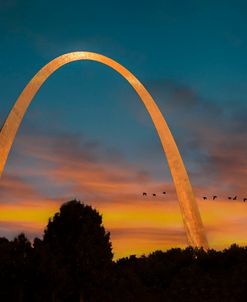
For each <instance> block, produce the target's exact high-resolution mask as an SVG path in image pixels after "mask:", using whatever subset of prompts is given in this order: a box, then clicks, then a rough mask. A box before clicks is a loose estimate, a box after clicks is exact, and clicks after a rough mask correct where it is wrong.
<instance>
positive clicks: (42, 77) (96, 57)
mask: <svg viewBox="0 0 247 302" xmlns="http://www.w3.org/2000/svg"><path fill="white" fill-rule="evenodd" d="M78 60H91V61H96V62H100V63H103V64H105V65H107V66H109V67H111V68H112V69H114V70H116V71H117V72H118V73H119V74H121V75H122V76H123V77H124V78H125V79H126V80H127V81H128V82H129V83H130V85H131V86H132V87H133V88H134V89H135V91H136V92H137V94H138V95H139V97H140V99H141V100H142V102H143V104H144V106H145V107H146V109H147V111H148V113H149V114H150V117H151V119H152V121H153V124H154V126H155V128H156V130H157V133H158V135H159V138H160V141H161V144H162V147H163V150H164V153H165V155H166V158H167V161H168V165H169V168H170V171H171V174H172V178H173V182H174V185H175V188H176V192H177V197H178V201H179V205H180V209H181V214H182V218H183V223H184V227H185V231H186V235H187V239H188V244H189V245H191V246H194V247H203V248H204V249H208V242H207V237H206V233H205V230H204V226H203V223H202V219H201V216H200V212H199V209H198V205H197V202H196V199H195V196H194V193H193V190H192V187H191V184H190V180H189V177H188V174H187V171H186V169H185V166H184V163H183V160H182V158H181V155H180V153H179V151H178V148H177V145H176V143H175V140H174V138H173V136H172V134H171V131H170V129H169V127H168V125H167V123H166V121H165V119H164V116H163V115H162V113H161V112H160V110H159V108H158V106H157V105H156V103H155V101H154V100H153V98H152V96H151V95H150V94H149V92H148V91H147V90H146V88H145V87H144V86H143V85H142V83H141V82H140V81H139V80H138V79H137V78H136V77H135V76H134V75H133V74H132V73H131V72H130V71H128V70H127V69H126V68H125V67H123V66H122V65H120V64H119V63H118V62H116V61H114V60H112V59H110V58H108V57H106V56H103V55H100V54H97V53H92V52H71V53H67V54H64V55H62V56H59V57H57V58H55V59H54V60H52V61H50V62H49V63H48V64H47V65H45V66H44V67H43V68H42V69H40V71H39V72H38V73H37V74H36V75H35V76H34V77H33V78H32V79H31V81H30V82H29V83H28V84H27V86H26V87H25V89H24V90H23V91H22V93H21V95H20V96H19V98H18V99H17V101H16V103H15V105H14V106H13V108H12V110H11V111H10V113H9V115H8V117H7V119H6V121H5V123H4V124H3V126H2V128H1V130H0V177H1V175H2V173H3V170H4V167H5V165H6V161H7V159H8V155H9V152H10V150H11V147H12V145H13V142H14V139H15V136H16V133H17V131H18V128H19V126H20V124H21V122H22V119H23V117H24V115H25V113H26V110H27V109H28V106H29V105H30V103H31V102H32V99H33V97H34V96H35V94H36V93H37V92H38V90H39V88H40V87H41V86H42V84H43V83H44V82H45V81H46V80H47V79H48V77H49V76H50V75H51V74H52V73H54V72H55V71H56V70H57V69H59V68H60V67H62V66H63V65H65V64H68V63H70V62H74V61H78Z"/></svg>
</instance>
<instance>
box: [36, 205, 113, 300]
mask: <svg viewBox="0 0 247 302" xmlns="http://www.w3.org/2000/svg"><path fill="white" fill-rule="evenodd" d="M42 245H43V246H42ZM41 246H42V248H43V251H42V252H41V255H43V256H44V258H43V260H42V262H43V265H44V267H45V268H46V269H47V274H48V279H49V282H50V283H51V284H52V287H53V301H78V300H79V299H78V297H79V296H80V298H81V300H82V297H83V298H85V300H86V301H94V300H95V298H93V297H95V295H100V293H101V291H102V288H103V287H104V283H105V280H106V275H107V274H108V272H109V270H110V269H111V265H112V256H113V254H112V248H111V243H110V234H109V233H107V232H106V231H105V229H104V227H103V225H102V217H101V216H100V215H99V213H98V212H97V211H96V210H95V209H92V207H90V206H87V205H84V204H82V203H80V202H79V201H76V200H72V201H70V202H67V203H65V204H64V205H62V206H61V208H60V212H58V213H56V214H55V215H54V217H53V218H52V219H50V220H49V223H48V225H47V228H46V230H45V234H44V239H43V244H40V247H41ZM93 299H94V300H93Z"/></svg>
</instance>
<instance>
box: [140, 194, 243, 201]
mask: <svg viewBox="0 0 247 302" xmlns="http://www.w3.org/2000/svg"><path fill="white" fill-rule="evenodd" d="M162 194H163V195H165V194H166V192H162ZM150 195H151V196H153V197H156V196H157V194H156V193H152V194H150ZM142 196H148V193H147V192H143V193H142ZM216 198H218V196H217V195H213V196H212V200H215V199H216ZM202 199H203V200H207V199H209V198H208V197H207V196H203V197H202ZM228 199H229V200H237V199H238V197H237V196H234V197H231V196H228ZM246 201H247V198H246V197H245V198H243V202H246Z"/></svg>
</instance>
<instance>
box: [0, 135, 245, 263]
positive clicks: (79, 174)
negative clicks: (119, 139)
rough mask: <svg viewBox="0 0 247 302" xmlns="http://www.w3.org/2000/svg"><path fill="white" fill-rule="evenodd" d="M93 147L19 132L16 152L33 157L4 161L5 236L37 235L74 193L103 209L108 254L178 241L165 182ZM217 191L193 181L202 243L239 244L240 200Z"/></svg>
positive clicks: (0, 202)
mask: <svg viewBox="0 0 247 302" xmlns="http://www.w3.org/2000/svg"><path fill="white" fill-rule="evenodd" d="M63 141H64V143H63ZM72 146H73V148H72ZM95 148H96V149H97V148H98V147H95V146H91V147H89V148H87V151H85V146H79V144H78V142H77V141H76V139H75V141H74V143H73V144H72V143H71V141H70V143H68V142H66V137H58V138H54V137H53V138H51V137H45V136H44V137H37V138H34V137H25V140H24V139H23V138H22V143H21V144H19V145H18V150H19V156H23V154H24V155H25V157H27V158H32V159H34V162H33V161H32V165H29V163H27V164H25V165H23V166H20V165H19V166H18V169H15V167H14V164H16V163H15V162H14V161H12V165H13V166H12V165H10V167H9V173H7V174H5V175H4V176H3V178H2V179H1V182H0V192H1V195H0V231H1V234H2V235H5V236H9V237H11V236H13V235H14V234H17V233H19V232H21V231H24V232H26V233H27V234H28V235H29V236H30V237H31V238H33V237H34V236H41V235H42V231H43V229H44V227H45V226H46V223H47V221H48V218H49V217H51V216H52V215H53V214H54V213H55V212H56V211H57V210H58V209H59V206H60V205H61V203H62V202H64V201H67V200H70V199H72V198H78V199H80V200H81V201H85V202H87V203H89V204H91V205H92V206H93V207H95V208H97V209H98V210H99V211H100V213H102V214H103V221H104V225H105V227H106V228H107V229H108V230H109V231H110V232H111V240H112V243H113V250H114V254H115V258H118V257H122V256H127V255H129V254H138V255H141V254H143V253H149V252H151V251H154V250H157V249H168V248H170V247H174V246H181V247H184V246H185V245H186V238H185V233H184V229H183V224H182V218H181V215H180V210H179V205H178V203H177V200H176V194H175V192H174V188H173V185H172V184H170V183H166V182H165V180H164V179H163V180H157V179H155V178H154V177H152V176H151V175H149V174H148V173H147V172H145V171H141V170H140V169H139V168H138V167H136V166H135V165H131V164H129V163H127V162H125V161H124V160H120V161H118V162H111V161H110V160H109V159H107V158H104V157H102V158H98V157H97V152H96V151H95ZM19 160H20V157H19V159H18V161H19ZM35 161H36V162H35ZM36 166H38V167H39V169H37V168H35V167H36ZM15 171H16V172H15ZM20 172H21V173H20ZM23 175H24V176H25V177H23ZM40 183H41V184H43V185H40ZM64 188H65V189H64ZM53 190H55V192H54V191H53ZM164 190H166V191H167V194H166V195H163V194H162V191H164ZM217 190H218V189H217V185H214V184H213V185H212V186H208V187H203V186H197V187H195V192H196V196H198V202H199V206H200V209H201V214H202V217H203V221H204V223H205V227H206V229H207V233H208V237H209V243H210V246H211V247H213V248H217V249H221V248H224V247H226V246H229V245H230V244H231V243H233V242H236V243H238V244H241V245H243V244H247V236H246V235H247V234H246V229H247V219H246V217H247V204H245V203H243V202H242V201H233V200H231V201H228V200H227V199H226V197H227V196H226V194H225V193H224V191H220V192H219V191H217ZM143 191H146V192H148V196H147V197H143V196H142V192H143ZM216 191H217V193H219V198H218V199H216V200H215V201H212V200H205V201H202V200H201V197H202V196H204V195H205V194H207V195H208V196H209V197H210V196H211V195H213V194H214V193H215V192H216ZM152 192H156V193H157V197H156V198H154V197H151V193H152ZM54 196H56V197H55V198H54ZM243 196H244V192H241V197H243Z"/></svg>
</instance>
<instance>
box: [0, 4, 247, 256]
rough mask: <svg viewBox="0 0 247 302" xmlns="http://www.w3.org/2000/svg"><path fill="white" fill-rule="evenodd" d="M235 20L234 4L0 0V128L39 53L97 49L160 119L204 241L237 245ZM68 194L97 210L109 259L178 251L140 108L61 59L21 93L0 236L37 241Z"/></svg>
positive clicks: (241, 206)
mask: <svg viewBox="0 0 247 302" xmlns="http://www.w3.org/2000/svg"><path fill="white" fill-rule="evenodd" d="M246 20H247V4H246V2H245V1H240V0H236V1H233V0H232V1H227V0H226V1H210V0H205V1H192V0H190V1H176V0H175V1H174V0H173V1H171V0H170V1H155V0H154V1H141V2H139V1H136V2H134V1H129V0H126V1H124V2H118V1H105V2H102V1H94V2H90V1H74V0H71V1H69V2H67V1H47V0H45V1H40V0H37V1H27V0H5V1H1V0H0V34H1V43H0V54H1V58H0V128H1V126H2V124H3V122H4V120H5V118H6V116H7V114H8V112H9V111H10V110H11V108H12V106H13V104H14V102H15V101H16V99H17V98H18V96H19V94H20V93H21V91H22V89H23V88H24V87H25V85H26V84H27V83H28V82H29V80H30V79H31V78H32V77H33V76H34V74H35V73H36V72H37V71H38V70H39V69H40V68H41V67H43V66H44V65H45V64H46V63H48V62H49V61H50V60H52V59H54V58H55V57H57V56H59V55H61V54H64V53H67V52H71V51H92V52H97V53H101V54H103V55H106V56H108V57H111V58H112V59H114V60H116V61H118V62H119V63H121V64H122V65H124V66H125V67H126V68H128V69H129V70H130V71H131V72H132V73H133V74H134V75H136V76H137V78H138V79H139V80H140V81H141V82H142V83H143V84H144V85H145V87H146V88H147V89H148V90H149V92H150V93H151V94H152V96H153V97H154V99H155V101H156V102H157V104H158V106H159V107H160V109H161V111H162V113H163V114H164V116H165V118H166V120H167V122H168V124H169V126H170V128H171V130H172V133H173V135H174V137H175V140H176V142H177V145H178V147H179V150H180V152H181V155H182V157H183V160H184V163H185V165H186V167H187V170H188V173H189V176H190V179H191V183H192V185H193V188H194V192H195V195H196V197H197V200H198V203H199V207H200V211H201V215H202V218H203V222H204V224H205V228H206V231H207V235H208V240H209V244H210V247H212V248H215V249H222V248H224V247H227V246H229V245H230V244H232V243H237V244H239V245H247V202H246V203H244V202H243V198H244V197H247V188H246V183H247V156H246V155H247V115H246V112H247V101H246V98H247V35H246V32H247V21H246ZM144 191H145V192H147V193H148V196H147V197H143V196H142V192H144ZM162 191H166V192H167V194H166V195H165V196H164V195H163V194H162ZM151 193H156V194H157V197H156V198H154V197H151V196H150V195H151ZM149 194H150V195H149ZM213 195H217V196H218V198H217V199H216V200H214V201H213V200H212V196H213ZM235 195H237V200H236V201H235V200H228V196H235ZM203 196H208V198H209V199H208V200H202V197H203ZM74 198H76V199H79V200H81V201H83V202H85V203H88V204H90V205H92V206H93V207H95V208H97V209H98V210H99V211H100V213H101V214H102V215H103V222H104V225H105V227H106V228H107V230H109V231H110V232H111V240H112V244H113V252H114V254H115V258H118V257H122V256H127V255H130V254H138V255H141V254H144V253H146V254H147V253H149V252H151V251H154V250H157V249H162V250H166V249H168V248H171V247H178V246H180V247H185V246H186V237H185V232H184V229H183V224H182V218H181V214H180V210H179V205H178V202H177V198H176V194H175V189H174V186H173V183H172V179H171V175H170V172H169V169H168V165H167V161H166V158H165V157H164V154H163V151H162V147H161V145H160V142H159V139H158V136H157V134H156V131H155V129H154V126H153V125H152V122H151V120H150V118H149V116H148V113H147V112H146V110H145V108H144V106H143V104H142V103H141V102H140V100H139V98H138V96H137V95H136V93H135V92H134V90H133V88H132V87H131V86H130V85H129V84H128V83H127V82H126V81H125V80H124V79H123V78H122V77H121V76H120V75H118V74H117V73H116V72H115V71H113V70H111V69H110V68H108V67H106V66H103V65H101V64H99V63H96V62H88V61H81V62H74V63H71V64H69V65H66V66H64V67H63V68H61V69H60V70H58V71H57V72H56V73H55V74H53V75H52V76H51V77H50V78H49V79H48V81H47V82H46V83H45V84H44V86H43V87H42V88H41V90H40V91H39V93H38V94H37V95H36V97H35V98H34V100H33V103H32V104H31V106H30V108H29V110H28V112H27V114H26V116H25V118H24V121H23V123H22V125H21V128H20V130H19V132H18V136H17V138H16V141H15V143H14V146H13V149H12V151H11V154H10V157H9V160H8V164H7V166H6V169H5V171H4V174H3V176H2V178H1V179H0V236H6V237H8V238H13V237H14V236H16V235H17V234H18V233H20V232H25V233H26V234H27V235H28V237H29V238H31V239H32V238H34V237H35V236H40V237H41V236H42V232H43V229H44V227H45V226H46V224H47V221H48V218H49V217H51V216H52V215H53V214H54V213H55V212H56V211H57V210H58V209H59V207H60V205H61V204H62V203H63V202H64V201H68V200H71V199H74Z"/></svg>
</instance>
